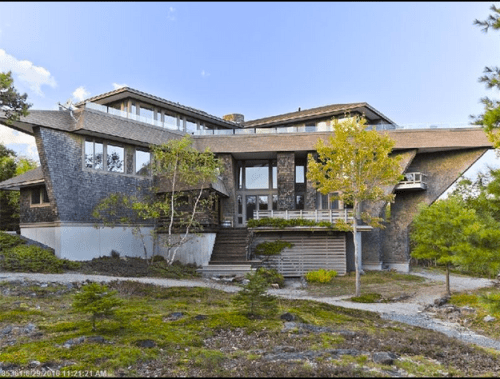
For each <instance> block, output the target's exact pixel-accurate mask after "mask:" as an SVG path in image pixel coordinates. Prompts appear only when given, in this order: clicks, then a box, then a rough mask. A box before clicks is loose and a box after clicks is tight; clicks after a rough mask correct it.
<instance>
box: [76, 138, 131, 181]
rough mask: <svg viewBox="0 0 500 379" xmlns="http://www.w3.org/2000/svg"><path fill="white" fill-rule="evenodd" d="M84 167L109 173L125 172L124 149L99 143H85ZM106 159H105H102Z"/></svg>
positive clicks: (91, 141)
mask: <svg viewBox="0 0 500 379" xmlns="http://www.w3.org/2000/svg"><path fill="white" fill-rule="evenodd" d="M84 155H85V167H86V168H91V169H94V170H105V171H110V172H121V173H123V172H125V149H124V148H123V147H121V146H118V145H113V144H108V143H105V142H101V141H95V140H86V141H85V154H84ZM104 157H106V159H103V158H104Z"/></svg>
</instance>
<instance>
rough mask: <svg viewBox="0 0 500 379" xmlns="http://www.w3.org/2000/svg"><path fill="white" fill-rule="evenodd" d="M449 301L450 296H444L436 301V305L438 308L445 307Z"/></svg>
mask: <svg viewBox="0 0 500 379" xmlns="http://www.w3.org/2000/svg"><path fill="white" fill-rule="evenodd" d="M448 300H450V297H449V296H443V297H441V298H440V299H436V300H434V305H436V306H438V307H442V306H443V305H445V304H446V303H447V302H448Z"/></svg>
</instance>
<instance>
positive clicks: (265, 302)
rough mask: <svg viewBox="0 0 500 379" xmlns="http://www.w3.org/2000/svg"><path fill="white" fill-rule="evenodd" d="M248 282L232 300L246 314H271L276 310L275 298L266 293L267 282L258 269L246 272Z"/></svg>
mask: <svg viewBox="0 0 500 379" xmlns="http://www.w3.org/2000/svg"><path fill="white" fill-rule="evenodd" d="M246 278H247V279H248V280H249V282H248V283H247V284H246V285H242V286H241V287H242V289H241V291H239V292H238V293H237V294H236V295H234V296H233V298H232V302H233V303H234V304H235V305H236V306H237V307H238V308H239V309H241V310H242V311H243V312H244V313H246V315H247V316H250V317H252V316H272V315H274V314H276V312H277V304H276V298H275V297H274V296H272V295H269V294H268V293H267V289H268V288H269V283H268V282H267V280H266V278H265V277H264V275H263V274H262V273H261V272H259V271H258V270H257V271H255V272H253V273H248V274H247V275H246Z"/></svg>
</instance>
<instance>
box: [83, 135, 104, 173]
mask: <svg viewBox="0 0 500 379" xmlns="http://www.w3.org/2000/svg"><path fill="white" fill-rule="evenodd" d="M85 167H87V168H93V169H95V170H102V169H103V168H104V162H103V144H102V142H94V141H85Z"/></svg>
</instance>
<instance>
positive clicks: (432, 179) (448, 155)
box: [382, 148, 487, 266]
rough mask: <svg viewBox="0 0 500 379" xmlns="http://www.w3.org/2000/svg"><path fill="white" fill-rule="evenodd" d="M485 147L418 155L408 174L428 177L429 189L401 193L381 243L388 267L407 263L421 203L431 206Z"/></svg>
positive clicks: (476, 158)
mask: <svg viewBox="0 0 500 379" xmlns="http://www.w3.org/2000/svg"><path fill="white" fill-rule="evenodd" d="M486 151H487V149H485V148H476V149H467V150H454V151H445V152H437V153H423V154H417V155H416V157H415V158H414V159H413V161H412V162H411V164H410V167H409V169H408V171H416V172H422V173H424V174H426V175H427V178H426V182H427V190H425V191H400V192H398V193H397V195H396V201H395V203H394V204H392V206H391V222H390V223H389V224H388V225H387V228H386V230H385V238H384V240H383V244H382V251H383V257H382V258H383V261H384V263H385V264H387V265H388V266H391V265H397V264H402V263H408V261H409V259H410V249H409V246H410V244H409V227H410V225H411V222H412V220H413V218H414V217H415V215H416V214H417V212H418V205H419V204H420V203H425V204H428V205H429V204H432V203H433V202H434V201H436V199H437V198H438V197H439V196H441V195H442V194H443V193H444V192H445V191H446V190H447V189H448V188H449V187H450V186H451V185H452V184H453V183H454V182H455V181H456V180H457V179H458V177H459V176H460V174H462V173H463V172H465V171H466V170H467V169H468V168H469V167H470V166H472V165H473V164H474V162H476V161H477V160H478V159H479V158H480V157H481V156H482V155H483V154H484V153H485V152H486Z"/></svg>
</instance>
